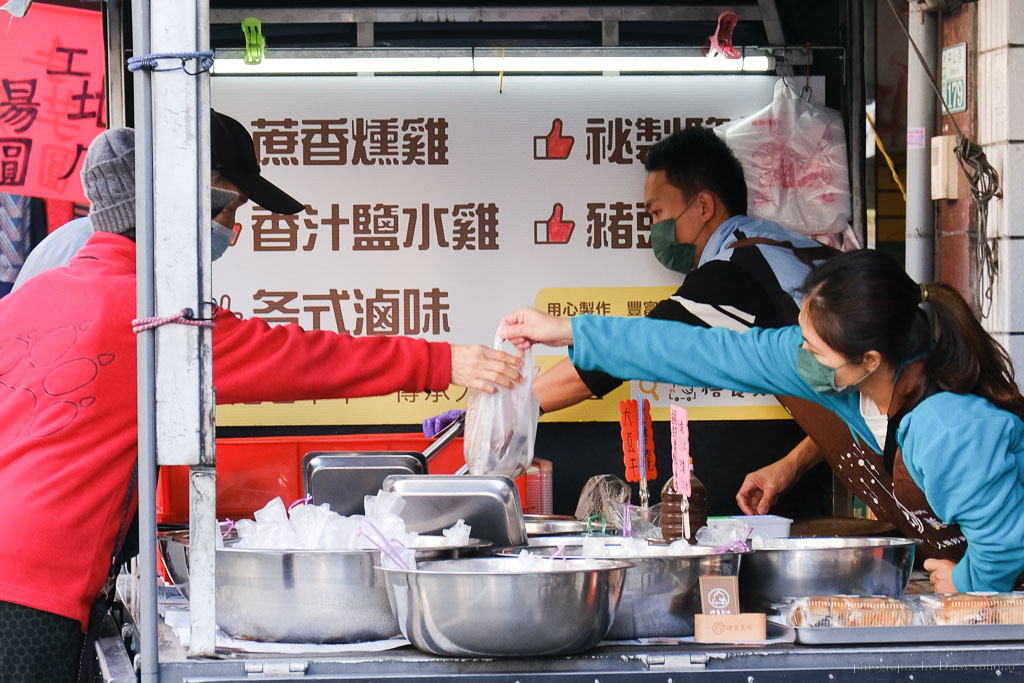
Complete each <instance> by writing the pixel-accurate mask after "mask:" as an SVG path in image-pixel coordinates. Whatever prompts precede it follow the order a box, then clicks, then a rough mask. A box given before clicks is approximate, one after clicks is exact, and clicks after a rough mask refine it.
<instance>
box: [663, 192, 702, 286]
mask: <svg viewBox="0 0 1024 683" xmlns="http://www.w3.org/2000/svg"><path fill="white" fill-rule="evenodd" d="M696 203H697V197H694V198H693V201H692V202H690V203H689V204H687V205H686V208H685V209H683V210H682V211H680V212H679V215H678V216H676V217H675V218H666V219H665V220H663V221H658V222H657V223H654V224H652V225H651V248H652V249H653V250H654V257H655V258H656V259H658V261H660V262H661V265H663V266H665V267H666V268H668V269H669V270H674V271H676V272H677V273H682V274H683V275H686V274H687V273H689V272H690V271H691V270H693V262H694V260H695V258H696V255H697V245H696V244H695V243H694V242H685V243H683V244H679V243H678V242H676V221H678V220H679V219H680V218H682V217H683V214H684V213H686V212H687V211H689V210H690V208H691V207H692V206H693V205H694V204H696ZM708 225H710V223H709V224H708ZM706 227H707V225H705V226H704V227H703V228H701V229H700V232H699V233H697V237H700V234H701V233H702V232H704V229H705V228H706Z"/></svg>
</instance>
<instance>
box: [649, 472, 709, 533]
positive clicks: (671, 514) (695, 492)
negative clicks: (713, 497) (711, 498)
mask: <svg viewBox="0 0 1024 683" xmlns="http://www.w3.org/2000/svg"><path fill="white" fill-rule="evenodd" d="M690 464H691V467H690V509H689V512H688V514H689V516H690V535H689V536H687V537H686V540H687V541H688V542H689V543H690V544H693V543H696V538H697V529H700V528H701V527H702V526H705V525H706V524H707V523H708V492H707V489H705V488H704V484H703V483H702V482H701V480H700V479H698V478H697V477H696V475H694V474H693V467H692V465H693V461H692V460H691V461H690ZM674 483H675V482H674V481H673V479H672V478H669V480H668V481H666V482H665V485H664V486H663V487H662V488H661V535H662V537H663V538H664V539H665V540H666V541H670V542H671V541H675V540H678V539H680V538H682V537H683V531H684V529H685V528H686V527H685V526H684V525H683V495H682V494H681V493H676V490H675V487H674Z"/></svg>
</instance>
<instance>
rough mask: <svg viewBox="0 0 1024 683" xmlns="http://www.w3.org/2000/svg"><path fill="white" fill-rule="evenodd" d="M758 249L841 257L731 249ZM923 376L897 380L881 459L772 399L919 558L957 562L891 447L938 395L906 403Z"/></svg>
mask: <svg viewBox="0 0 1024 683" xmlns="http://www.w3.org/2000/svg"><path fill="white" fill-rule="evenodd" d="M758 244H763V245H766V246H773V247H782V248H786V249H790V250H792V252H793V254H794V255H795V256H796V257H797V258H798V259H799V260H800V261H802V262H803V263H806V264H808V265H810V266H812V267H813V266H814V262H815V261H818V260H823V259H828V258H831V257H832V256H834V255H836V254H838V253H840V252H839V251H838V250H837V249H834V248H832V247H829V246H825V245H821V246H820V247H795V246H794V245H793V244H792V243H791V242H782V241H779V240H773V239H769V238H765V237H751V238H745V239H742V240H738V241H736V242H734V243H733V244H732V245H731V246H730V248H733V249H736V248H740V247H747V246H754V245H758ZM923 372H924V361H923V360H918V361H914V362H913V363H911V364H910V365H908V366H907V367H906V368H904V370H903V371H902V372H901V373H900V376H899V378H898V379H897V380H896V386H895V387H894V389H893V398H892V401H890V403H889V411H888V417H889V429H888V434H887V437H886V444H885V445H884V446H883V450H884V451H885V454H883V453H879V452H877V451H876V450H875V449H874V448H873V447H871V446H869V445H868V444H867V443H866V442H865V441H864V440H863V439H861V438H860V437H859V436H855V435H854V434H853V433H852V432H851V431H850V428H849V427H848V426H847V425H846V423H845V422H843V421H842V420H841V419H839V417H838V416H837V415H836V414H835V413H833V412H832V411H830V410H828V409H827V408H825V407H823V406H821V405H818V404H817V403H813V402H811V401H807V400H805V399H802V398H796V397H793V396H776V398H777V399H778V400H779V403H781V404H782V406H783V407H784V408H785V409H786V410H787V411H789V414H790V415H792V416H793V419H794V420H795V421H796V423H797V424H798V425H800V427H801V428H802V429H803V430H804V432H806V433H807V436H809V437H811V440H812V441H814V443H815V445H817V446H818V448H819V449H820V450H821V451H822V452H823V453H824V454H825V459H826V460H827V461H828V464H829V466H830V467H831V468H832V472H833V473H834V474H835V476H836V478H837V479H838V480H839V481H841V482H842V483H843V485H845V486H846V487H847V488H848V489H850V491H852V492H853V494H854V495H855V496H857V497H858V498H860V499H861V500H862V501H864V503H865V504H866V505H867V506H868V507H869V508H871V511H872V512H874V513H875V515H876V516H877V517H878V518H879V519H883V520H885V521H887V522H889V523H890V524H892V525H893V526H894V527H896V529H897V530H898V531H899V532H900V533H901V534H903V536H905V537H906V538H916V539H920V540H921V541H922V545H920V546H919V547H918V552H919V553H920V554H921V555H922V556H923V557H925V558H937V559H942V560H950V561H952V562H959V561H960V559H961V558H963V556H964V552H966V550H967V539H966V538H965V537H964V535H963V532H961V531H960V527H959V526H958V525H956V524H947V523H946V522H943V521H942V520H941V519H939V517H938V515H936V514H935V511H934V510H932V507H931V505H929V504H928V501H927V499H926V498H925V495H924V491H922V490H921V489H920V488H919V487H918V486H917V484H915V483H914V480H913V479H911V477H910V473H909V472H908V471H907V468H906V465H904V463H903V454H902V453H901V452H900V449H899V448H898V447H897V446H896V440H895V434H896V429H897V428H898V427H899V423H900V421H901V420H902V419H903V416H905V415H906V414H907V413H909V412H910V411H911V410H913V409H914V408H915V407H916V406H917V404H918V403H920V402H921V401H922V400H924V398H925V397H927V396H930V395H931V394H932V393H934V392H935V391H936V390H937V388H935V387H931V388H930V389H929V391H926V392H925V393H924V394H923V395H922V396H921V398H919V399H917V401H916V402H914V403H912V404H911V403H907V402H906V400H905V399H906V397H907V396H908V395H909V394H910V393H912V391H913V390H914V389H915V388H916V387H918V386H919V385H920V383H921V382H922V381H923V377H922V375H923ZM886 455H888V456H889V457H888V458H887V457H886ZM1015 588H1016V589H1017V590H1021V589H1024V573H1022V574H1021V575H1020V576H1019V577H1018V578H1017V582H1016V586H1015Z"/></svg>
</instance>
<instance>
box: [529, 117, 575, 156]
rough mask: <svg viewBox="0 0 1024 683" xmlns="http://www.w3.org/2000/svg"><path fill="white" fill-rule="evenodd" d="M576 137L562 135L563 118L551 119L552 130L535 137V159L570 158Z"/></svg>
mask: <svg viewBox="0 0 1024 683" xmlns="http://www.w3.org/2000/svg"><path fill="white" fill-rule="evenodd" d="M575 141H576V138H574V137H572V136H571V135H562V119H554V120H552V121H551V131H550V132H549V133H548V134H547V135H536V136H534V138H533V158H534V159H568V158H569V152H570V151H571V150H572V143H573V142H575Z"/></svg>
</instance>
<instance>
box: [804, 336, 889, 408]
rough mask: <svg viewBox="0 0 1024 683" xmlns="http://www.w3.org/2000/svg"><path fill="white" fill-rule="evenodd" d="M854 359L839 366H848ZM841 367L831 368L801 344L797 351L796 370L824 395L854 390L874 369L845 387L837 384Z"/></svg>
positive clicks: (834, 394)
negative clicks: (837, 375) (837, 374)
mask: <svg viewBox="0 0 1024 683" xmlns="http://www.w3.org/2000/svg"><path fill="white" fill-rule="evenodd" d="M852 362H853V361H846V362H845V363H843V364H842V365H840V366H839V368H842V367H846V366H847V365H849V364H850V363H852ZM839 368H830V367H829V366H827V365H825V364H824V363H822V362H821V361H820V360H818V359H817V358H815V357H814V354H813V353H811V352H810V351H808V350H807V349H805V348H804V347H803V346H801V347H800V348H799V349H797V351H796V371H797V374H799V375H800V377H801V379H803V381H805V382H807V385H808V386H809V387H811V389H813V390H814V391H816V392H818V393H819V394H822V395H824V396H842V395H843V394H848V393H850V392H851V391H854V390H855V389H856V388H857V387H858V386H860V384H861V382H863V381H864V380H866V379H867V378H868V377H870V376H871V373H872V372H874V370H869V371H868V373H867V374H866V375H864V376H863V377H861V378H860V379H859V380H857V381H856V382H854V383H853V384H851V385H849V386H845V387H838V386H836V370H838V369H839Z"/></svg>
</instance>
